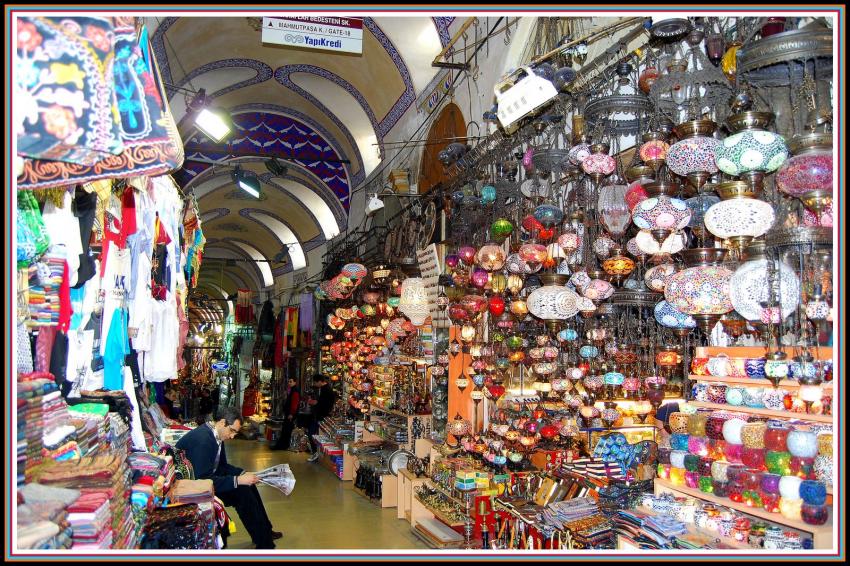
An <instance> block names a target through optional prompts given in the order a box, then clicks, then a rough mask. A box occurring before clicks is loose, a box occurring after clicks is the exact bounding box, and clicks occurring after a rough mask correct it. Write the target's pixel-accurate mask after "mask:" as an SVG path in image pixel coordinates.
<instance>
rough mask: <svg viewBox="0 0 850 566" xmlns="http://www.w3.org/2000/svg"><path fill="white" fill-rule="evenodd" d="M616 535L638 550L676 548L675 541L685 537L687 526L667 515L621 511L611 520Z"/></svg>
mask: <svg viewBox="0 0 850 566" xmlns="http://www.w3.org/2000/svg"><path fill="white" fill-rule="evenodd" d="M611 520H612V521H613V523H614V526H615V527H614V528H615V530H616V531H617V533H618V534H620V535H623V536H625V537H626V538H627V539H629V540H630V541H632V542H633V543H634V544H635V545H636V546H638V547H639V548H645V549H655V550H657V549H671V548H676V545H675V544H674V543H675V539H676V537H678V536H681V535H687V533H688V528H687V526H686V525H685V524H684V523H683V522H681V521H678V520H676V519H673V518H672V517H670V516H669V515H656V514H652V513H647V512H645V511H641V510H638V509H621V510H619V511H618V512H617V513H616V514H614V515H613V516H612V518H611Z"/></svg>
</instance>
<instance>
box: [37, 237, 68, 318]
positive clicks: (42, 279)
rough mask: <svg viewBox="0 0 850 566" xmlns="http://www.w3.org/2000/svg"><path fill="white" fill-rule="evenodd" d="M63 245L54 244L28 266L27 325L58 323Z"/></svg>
mask: <svg viewBox="0 0 850 566" xmlns="http://www.w3.org/2000/svg"><path fill="white" fill-rule="evenodd" d="M62 250H64V247H62V246H54V247H53V248H51V250H50V251H49V252H48V253H46V254H44V256H42V259H41V261H39V262H38V263H33V264H32V265H31V266H30V267H29V271H28V273H27V276H28V278H29V292H28V293H27V295H28V297H29V304H28V305H27V306H28V307H29V319H30V320H29V321H28V322H27V324H28V325H29V326H56V325H58V324H59V302H60V299H59V290H60V288H61V286H62V280H63V275H64V270H65V262H66V255H65V254H64V252H63V251H62Z"/></svg>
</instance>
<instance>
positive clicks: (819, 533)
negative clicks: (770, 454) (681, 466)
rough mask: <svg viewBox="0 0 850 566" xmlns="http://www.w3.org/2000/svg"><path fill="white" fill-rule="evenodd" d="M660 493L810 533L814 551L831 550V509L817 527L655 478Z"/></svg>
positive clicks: (657, 490) (657, 491)
mask: <svg viewBox="0 0 850 566" xmlns="http://www.w3.org/2000/svg"><path fill="white" fill-rule="evenodd" d="M662 493H671V494H673V495H678V496H689V497H695V498H697V499H701V500H703V501H708V502H711V503H714V504H716V505H722V506H724V507H729V508H730V509H734V510H736V511H739V512H741V513H744V514H746V515H751V516H753V517H758V518H759V519H764V520H765V521H770V522H772V523H776V524H779V525H784V526H786V527H791V528H793V529H797V530H798V531H802V532H804V533H811V534H812V536H813V539H814V547H815V548H816V549H827V548H832V508H830V517H829V519H830V520H829V522H828V523H827V524H826V525H821V526H818V525H809V524H807V523H804V522H803V521H801V520H796V519H788V518H786V517H783V516H782V515H781V514H779V513H771V512H770V511H766V510H764V509H759V508H757V507H748V506H747V505H746V504H744V503H737V502H735V501H732V500H731V499H726V498H725V497H717V496H715V495H712V494H710V493H704V492H702V491H700V490H698V489H693V488H690V487H687V486H683V485H673V484H672V483H671V482H669V481H667V480H662V479H660V478H655V494H656V495H660V494H662Z"/></svg>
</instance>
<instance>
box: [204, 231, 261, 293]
mask: <svg viewBox="0 0 850 566" xmlns="http://www.w3.org/2000/svg"><path fill="white" fill-rule="evenodd" d="M204 254H205V255H206V256H213V257H219V258H225V260H227V259H234V260H237V261H236V263H235V264H234V265H226V262H225V268H224V269H225V272H230V273H234V272H235V273H240V275H241V276H242V279H243V281H245V282H247V283H249V285H247V286H246V287H248V288H249V289H251V290H252V291H254V292H258V291H260V290H261V289H263V287H264V285H263V276H262V273H261V272H260V268H259V267H257V262H256V261H254V260H253V258H251V256H249V255H248V254H247V253H246V252H245V250H243V249H241V248H237V247H235V246H231V245H229V244H228V242H227V240H219V239H218V238H207V243H206V244H205V245H204ZM246 260H247V261H246ZM204 264H205V266H206V267H207V268H210V267H212V265H210V264H211V261H210V260H209V259H207V258H205V259H204ZM214 271H217V270H215V269H214ZM203 272H204V265H202V266H201V273H202V274H203Z"/></svg>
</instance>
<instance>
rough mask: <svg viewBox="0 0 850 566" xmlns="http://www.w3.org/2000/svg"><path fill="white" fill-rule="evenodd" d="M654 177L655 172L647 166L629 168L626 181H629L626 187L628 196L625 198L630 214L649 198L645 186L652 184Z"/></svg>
mask: <svg viewBox="0 0 850 566" xmlns="http://www.w3.org/2000/svg"><path fill="white" fill-rule="evenodd" d="M653 176H654V172H653V170H652V169H651V168H649V167H647V166H646V165H636V166H634V167H629V168H628V169H627V170H626V180H628V181H629V185H628V187H626V194H625V195H624V197H623V198H624V199H625V201H626V205H627V206H628V207H629V211H630V212H631V211H633V210H634V209H635V207H636V206H637V205H638V204H639V203H640V202H641V201H642V200H645V199H647V198H648V195H647V194H646V189H644V185H645V184H647V183H652V182H653V181H654V180H655V179H654V178H653Z"/></svg>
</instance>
